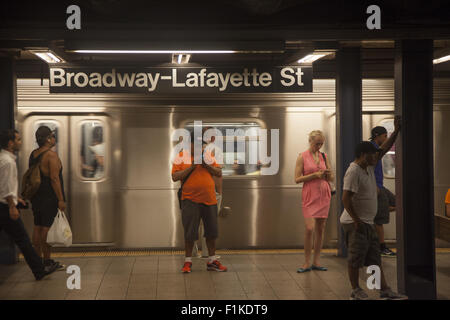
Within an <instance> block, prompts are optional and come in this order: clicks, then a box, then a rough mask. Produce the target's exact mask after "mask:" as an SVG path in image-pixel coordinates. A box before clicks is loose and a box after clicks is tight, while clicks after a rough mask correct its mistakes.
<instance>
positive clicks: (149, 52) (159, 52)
mask: <svg viewBox="0 0 450 320" xmlns="http://www.w3.org/2000/svg"><path fill="white" fill-rule="evenodd" d="M73 52H76V53H100V54H103V53H115V54H164V53H171V54H192V53H236V52H238V51H235V50H74V51H73Z"/></svg>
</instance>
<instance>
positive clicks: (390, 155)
mask: <svg viewBox="0 0 450 320" xmlns="http://www.w3.org/2000/svg"><path fill="white" fill-rule="evenodd" d="M379 125H380V126H382V127H385V128H386V130H387V132H388V137H389V136H390V135H391V134H392V132H394V119H384V120H382V121H381V122H380V124H379ZM382 164H383V175H384V177H385V178H395V144H394V145H393V146H392V148H391V149H390V150H389V151H388V152H387V153H386V155H385V156H384V157H383V159H382Z"/></svg>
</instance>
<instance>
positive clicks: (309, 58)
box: [297, 52, 331, 63]
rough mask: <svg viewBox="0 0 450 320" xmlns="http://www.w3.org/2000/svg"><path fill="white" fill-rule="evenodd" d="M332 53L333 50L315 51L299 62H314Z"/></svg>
mask: <svg viewBox="0 0 450 320" xmlns="http://www.w3.org/2000/svg"><path fill="white" fill-rule="evenodd" d="M329 54H331V52H314V53H311V54H307V55H306V56H304V57H303V58H301V59H299V60H298V61H297V62H298V63H313V62H314V61H316V60H319V59H320V58H323V57H325V56H327V55H329Z"/></svg>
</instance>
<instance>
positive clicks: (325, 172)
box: [323, 169, 331, 180]
mask: <svg viewBox="0 0 450 320" xmlns="http://www.w3.org/2000/svg"><path fill="white" fill-rule="evenodd" d="M323 174H324V178H325V179H326V180H329V179H330V178H331V170H330V169H326V170H324V172H323Z"/></svg>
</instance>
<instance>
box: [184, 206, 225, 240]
mask: <svg viewBox="0 0 450 320" xmlns="http://www.w3.org/2000/svg"><path fill="white" fill-rule="evenodd" d="M181 206H182V209H181V221H182V223H183V228H184V239H185V240H187V241H196V240H198V227H199V225H200V219H201V220H202V221H203V228H204V230H205V233H204V235H203V236H204V237H205V238H206V239H216V238H217V237H218V235H219V231H218V227H217V205H212V206H208V205H206V204H203V203H196V202H192V201H190V200H188V199H185V200H183V201H182V204H181Z"/></svg>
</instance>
